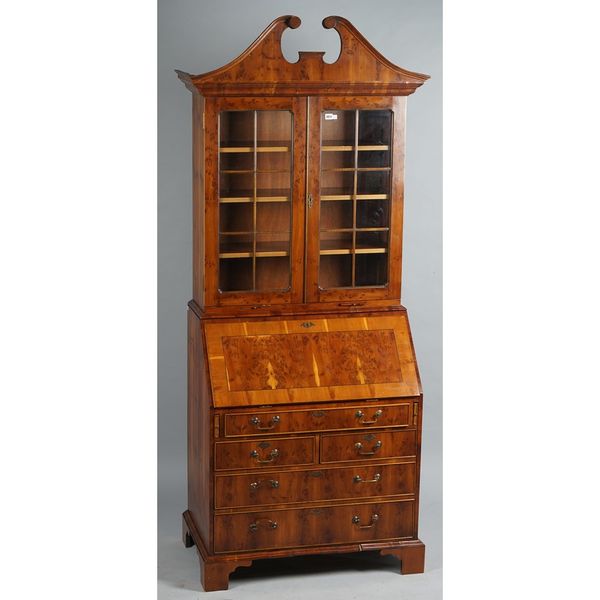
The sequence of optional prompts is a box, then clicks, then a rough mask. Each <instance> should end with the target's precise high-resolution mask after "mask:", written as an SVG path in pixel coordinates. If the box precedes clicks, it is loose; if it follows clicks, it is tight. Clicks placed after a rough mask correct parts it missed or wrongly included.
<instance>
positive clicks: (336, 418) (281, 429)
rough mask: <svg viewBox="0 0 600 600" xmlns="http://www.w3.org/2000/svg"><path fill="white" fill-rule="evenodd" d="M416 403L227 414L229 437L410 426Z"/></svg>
mask: <svg viewBox="0 0 600 600" xmlns="http://www.w3.org/2000/svg"><path fill="white" fill-rule="evenodd" d="M412 417H413V408H412V402H401V403H399V404H372V405H371V404H369V406H368V407H365V406H364V405H362V404H358V405H356V406H351V407H348V408H333V409H332V408H328V409H325V410H323V409H314V408H313V409H311V410H294V411H290V410H280V411H270V412H252V413H239V414H231V413H228V414H225V417H224V419H225V436H226V437H237V436H250V435H273V434H277V433H302V432H310V431H327V430H333V429H343V430H349V429H364V428H371V427H409V426H410V425H412Z"/></svg>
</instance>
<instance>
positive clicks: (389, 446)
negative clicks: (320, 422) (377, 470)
mask: <svg viewBox="0 0 600 600" xmlns="http://www.w3.org/2000/svg"><path fill="white" fill-rule="evenodd" d="M416 454H417V433H416V431H414V430H412V431H374V432H369V433H364V432H360V433H348V434H339V435H324V436H322V437H321V462H322V463H332V462H343V461H347V460H368V459H373V460H379V459H381V458H403V457H413V456H416Z"/></svg>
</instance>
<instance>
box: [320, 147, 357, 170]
mask: <svg viewBox="0 0 600 600" xmlns="http://www.w3.org/2000/svg"><path fill="white" fill-rule="evenodd" d="M354 158H355V153H354V152H339V151H331V152H330V151H327V152H321V169H322V170H323V171H331V170H332V169H337V170H339V169H350V170H352V169H354V167H355V166H356V165H355V164H354Z"/></svg>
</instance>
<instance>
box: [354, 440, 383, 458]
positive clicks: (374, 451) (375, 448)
mask: <svg viewBox="0 0 600 600" xmlns="http://www.w3.org/2000/svg"><path fill="white" fill-rule="evenodd" d="M354 447H355V448H356V450H357V451H358V453H359V454H360V455H361V456H373V454H375V453H376V452H377V450H379V448H381V440H379V441H378V442H377V443H376V444H375V445H374V446H373V450H371V451H368V452H364V451H363V449H362V447H363V445H362V444H361V443H360V442H356V444H354Z"/></svg>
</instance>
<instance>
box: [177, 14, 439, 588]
mask: <svg viewBox="0 0 600 600" xmlns="http://www.w3.org/2000/svg"><path fill="white" fill-rule="evenodd" d="M299 25H300V19H298V18H297V17H294V16H284V17H280V18H279V19H276V20H275V21H273V23H271V25H269V27H267V29H265V31H264V32H263V33H262V34H261V35H260V36H259V37H258V39H257V40H256V41H255V42H254V43H253V44H252V45H251V46H250V47H249V48H248V49H247V50H246V51H245V52H244V53H242V54H241V55H240V56H239V57H238V58H236V59H235V60H233V61H232V62H231V63H229V64H228V65H226V66H224V67H222V68H220V69H216V70H214V71H211V72H209V73H205V74H203V75H189V74H187V73H183V72H181V71H178V75H179V77H180V79H181V80H182V81H183V82H184V83H185V85H186V86H187V87H188V88H189V89H190V90H191V91H192V97H193V275H194V278H193V299H192V300H191V301H190V303H189V311H188V378H189V385H188V510H186V511H185V513H184V515H183V539H184V543H185V545H186V546H188V547H189V546H193V545H195V546H196V548H197V550H198V554H199V557H200V566H201V579H202V585H203V586H204V589H205V590H206V591H212V590H221V589H227V587H228V582H229V575H230V574H231V573H232V572H233V571H234V570H235V569H236V568H237V567H239V566H250V565H251V564H252V561H253V560H254V559H257V558H267V557H271V558H274V557H283V556H293V555H300V554H318V553H336V552H350V551H362V550H379V551H380V552H381V553H382V554H393V555H394V556H396V557H397V558H398V559H399V560H400V563H401V566H400V568H401V571H402V573H420V572H423V569H424V548H425V547H424V545H423V543H422V542H421V541H420V540H419V539H418V516H419V470H420V456H421V454H420V445H421V418H422V398H423V396H422V391H421V384H420V380H419V374H418V368H417V362H416V358H415V353H414V348H413V344H412V339H411V333H410V327H409V323H408V316H407V313H406V310H405V309H404V307H403V306H402V305H401V304H400V283H401V262H402V214H403V203H404V126H405V111H406V96H408V95H409V94H412V93H413V92H414V91H415V90H416V89H417V88H418V87H419V86H420V85H422V84H423V83H424V82H425V80H426V79H427V78H428V77H427V76H426V75H421V74H419V73H412V72H410V71H406V70H404V69H401V68H399V67H397V66H395V65H394V64H392V63H391V62H389V61H388V60H387V59H385V58H384V57H383V56H382V55H381V54H379V52H377V51H376V50H375V49H374V48H373V47H372V46H371V45H370V44H369V42H367V41H366V40H365V38H364V37H363V36H362V35H361V34H360V33H359V32H358V31H357V30H356V29H355V28H354V27H353V26H352V25H351V24H350V23H349V22H348V21H346V20H345V19H343V18H341V17H328V18H327V19H325V20H324V21H323V25H324V27H325V28H327V29H331V28H333V29H335V30H336V31H337V33H338V34H339V36H340V39H341V52H340V55H339V57H338V59H337V60H336V61H335V62H334V63H331V64H329V63H325V62H324V61H323V60H322V56H323V53H322V52H301V53H300V56H299V60H298V62H296V63H293V64H292V63H288V62H287V61H286V60H285V58H284V57H283V55H282V53H281V36H282V34H283V32H284V31H285V29H286V28H288V27H290V28H292V29H294V28H296V27H298V26H299Z"/></svg>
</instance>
